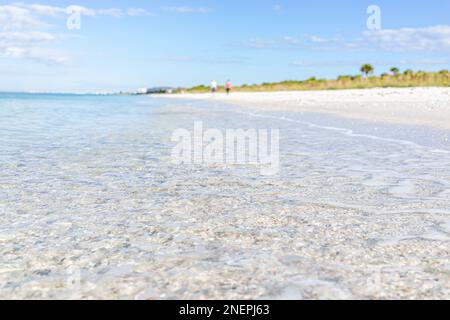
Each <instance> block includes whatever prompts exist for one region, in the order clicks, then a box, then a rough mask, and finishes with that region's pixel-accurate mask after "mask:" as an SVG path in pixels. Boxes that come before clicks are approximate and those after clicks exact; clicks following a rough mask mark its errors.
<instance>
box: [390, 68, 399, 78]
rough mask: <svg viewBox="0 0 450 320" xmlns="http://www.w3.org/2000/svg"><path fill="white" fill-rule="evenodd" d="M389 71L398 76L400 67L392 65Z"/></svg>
mask: <svg viewBox="0 0 450 320" xmlns="http://www.w3.org/2000/svg"><path fill="white" fill-rule="evenodd" d="M391 72H392V74H393V75H394V76H398V75H399V74H400V69H399V68H396V67H393V68H391Z"/></svg>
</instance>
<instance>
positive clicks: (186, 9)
mask: <svg viewBox="0 0 450 320" xmlns="http://www.w3.org/2000/svg"><path fill="white" fill-rule="evenodd" d="M164 9H165V10H166V11H170V12H176V13H185V14H186V13H201V14H205V13H210V12H212V9H210V8H195V7H165V8H164Z"/></svg>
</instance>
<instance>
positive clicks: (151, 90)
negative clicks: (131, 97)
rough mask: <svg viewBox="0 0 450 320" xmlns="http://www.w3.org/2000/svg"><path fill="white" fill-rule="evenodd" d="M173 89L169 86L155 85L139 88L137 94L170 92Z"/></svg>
mask: <svg viewBox="0 0 450 320" xmlns="http://www.w3.org/2000/svg"><path fill="white" fill-rule="evenodd" d="M172 92H173V89H172V88H170V87H155V88H140V89H138V90H137V94H158V93H172Z"/></svg>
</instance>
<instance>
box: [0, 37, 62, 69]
mask: <svg viewBox="0 0 450 320" xmlns="http://www.w3.org/2000/svg"><path fill="white" fill-rule="evenodd" d="M58 39H59V36H58V35H55V34H51V33H48V32H38V31H32V32H18V31H11V32H0V55H2V56H4V57H8V58H15V59H27V60H33V61H36V62H40V63H44V64H47V65H54V64H62V63H66V62H68V61H69V57H68V56H67V55H65V54H63V53H60V52H58V51H56V50H54V49H50V48H44V47H43V45H46V44H50V43H52V42H54V41H56V40H58Z"/></svg>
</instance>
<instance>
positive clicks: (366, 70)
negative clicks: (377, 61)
mask: <svg viewBox="0 0 450 320" xmlns="http://www.w3.org/2000/svg"><path fill="white" fill-rule="evenodd" d="M361 72H362V73H364V74H365V75H366V77H367V76H368V75H369V74H372V73H373V72H374V68H373V66H372V65H371V64H363V65H362V67H361Z"/></svg>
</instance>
